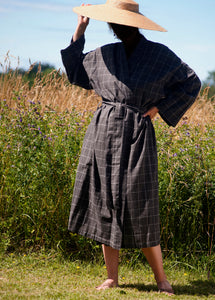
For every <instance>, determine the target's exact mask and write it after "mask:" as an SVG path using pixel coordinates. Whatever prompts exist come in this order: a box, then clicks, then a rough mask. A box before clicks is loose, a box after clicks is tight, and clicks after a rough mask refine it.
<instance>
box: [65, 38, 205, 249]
mask: <svg viewBox="0 0 215 300" xmlns="http://www.w3.org/2000/svg"><path fill="white" fill-rule="evenodd" d="M84 43H85V39H84V36H82V37H81V38H80V39H78V40H77V41H75V42H73V41H72V42H71V45H70V46H69V47H68V48H66V49H64V50H62V51H61V55H62V61H63V64H64V66H65V69H66V72H67V76H68V79H69V81H70V82H71V83H72V84H75V85H78V86H80V87H82V88H84V89H94V90H95V92H96V93H97V94H98V95H99V96H101V98H102V104H101V106H100V107H98V109H97V110H96V112H95V114H94V117H93V119H92V121H91V123H90V125H89V127H88V129H87V132H86V135H85V138H84V142H83V147H82V152H81V155H80V159H79V165H78V169H77V175H76V181H75V186H74V191H73V199H72V204H71V211H70V217H69V225H68V228H69V230H70V231H72V232H74V233H78V234H81V235H83V236H86V237H88V238H91V239H93V240H95V241H97V242H98V243H102V244H105V245H107V246H111V247H112V248H115V249H120V248H146V247H153V246H157V245H159V243H160V220H159V200H158V167H157V166H158V163H157V149H156V138H155V132H154V128H153V124H152V122H151V120H150V117H149V116H148V117H143V114H144V113H145V112H146V111H148V110H149V109H150V108H151V107H153V106H156V107H157V108H158V109H159V114H160V116H161V117H162V118H163V120H164V121H165V122H166V123H167V124H168V125H170V126H176V125H177V123H178V122H179V120H180V119H181V117H182V116H183V114H184V113H185V112H186V111H187V109H188V108H189V107H190V106H191V105H192V104H193V102H194V101H195V99H196V97H197V95H198V93H199V90H200V80H199V78H198V77H197V76H196V74H195V73H194V71H193V70H192V69H190V68H189V67H188V66H187V65H186V64H185V63H184V62H182V61H181V59H180V58H179V57H177V56H176V55H175V54H174V53H173V52H172V51H171V50H170V49H169V48H167V47H166V46H164V45H162V44H159V43H155V42H151V41H148V40H147V39H146V38H145V37H144V36H142V38H141V40H140V42H139V43H138V45H137V47H136V48H135V50H134V51H133V52H132V54H131V56H130V57H129V58H128V57H127V56H126V52H125V49H124V46H123V43H122V42H117V43H113V44H108V45H105V46H103V47H101V48H98V49H96V50H94V51H91V52H88V53H86V54H83V49H84ZM83 101H84V99H83Z"/></svg>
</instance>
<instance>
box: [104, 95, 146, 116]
mask: <svg viewBox="0 0 215 300" xmlns="http://www.w3.org/2000/svg"><path fill="white" fill-rule="evenodd" d="M102 104H105V105H110V106H112V107H115V109H116V110H115V112H116V116H117V118H119V119H122V118H124V116H125V112H126V109H130V110H132V111H134V112H135V113H140V114H144V113H145V111H143V110H141V109H140V108H138V107H136V106H132V105H128V104H126V103H121V102H111V101H108V100H105V99H103V100H102Z"/></svg>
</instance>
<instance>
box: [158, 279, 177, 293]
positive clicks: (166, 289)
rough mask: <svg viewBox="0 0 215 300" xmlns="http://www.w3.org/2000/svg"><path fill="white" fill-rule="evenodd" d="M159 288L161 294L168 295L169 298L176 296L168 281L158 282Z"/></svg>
mask: <svg viewBox="0 0 215 300" xmlns="http://www.w3.org/2000/svg"><path fill="white" fill-rule="evenodd" d="M157 286H158V290H159V292H161V293H166V294H168V295H169V296H172V295H174V290H173V289H172V287H171V285H170V283H169V282H168V281H167V280H164V281H161V282H158V283H157Z"/></svg>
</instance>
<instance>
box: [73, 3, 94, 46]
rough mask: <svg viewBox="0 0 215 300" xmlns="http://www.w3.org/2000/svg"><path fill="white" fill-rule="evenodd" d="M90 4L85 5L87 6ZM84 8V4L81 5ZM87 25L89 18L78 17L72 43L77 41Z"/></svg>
mask: <svg viewBox="0 0 215 300" xmlns="http://www.w3.org/2000/svg"><path fill="white" fill-rule="evenodd" d="M88 5H90V4H87V6H88ZM82 6H84V4H82ZM88 24H89V18H87V17H83V16H80V15H78V25H77V27H76V30H75V33H74V35H73V42H75V41H77V40H78V39H79V38H80V37H81V36H82V35H83V34H84V33H85V31H86V29H87V26H88Z"/></svg>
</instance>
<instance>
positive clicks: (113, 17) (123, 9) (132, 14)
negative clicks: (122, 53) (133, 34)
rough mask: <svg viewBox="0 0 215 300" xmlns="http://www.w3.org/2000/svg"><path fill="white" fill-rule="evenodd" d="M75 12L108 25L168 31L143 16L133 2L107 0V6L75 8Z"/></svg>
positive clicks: (127, 0)
mask: <svg viewBox="0 0 215 300" xmlns="http://www.w3.org/2000/svg"><path fill="white" fill-rule="evenodd" d="M73 11H74V12H75V13H77V14H79V15H82V16H85V17H88V18H91V19H95V20H99V21H105V22H108V23H116V24H122V25H128V26H133V27H137V28H143V29H148V30H156V31H166V29H164V28H163V27H161V26H159V25H158V24H156V23H155V22H153V21H151V20H150V19H148V18H146V17H145V16H144V15H142V14H141V13H140V12H139V5H138V3H136V2H135V1H133V0H107V2H106V3H105V4H99V5H86V6H78V7H74V8H73Z"/></svg>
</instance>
